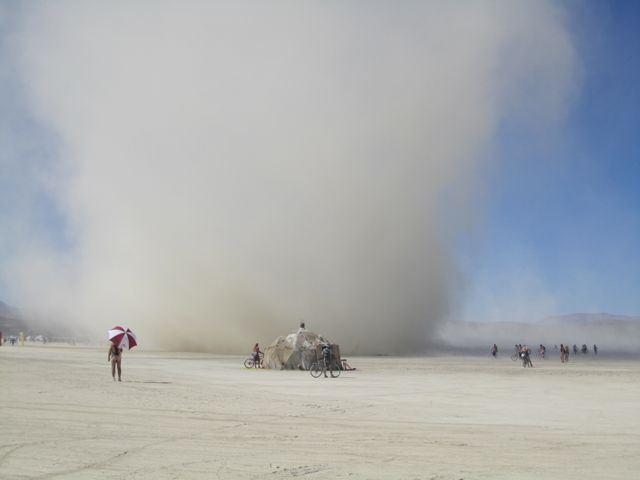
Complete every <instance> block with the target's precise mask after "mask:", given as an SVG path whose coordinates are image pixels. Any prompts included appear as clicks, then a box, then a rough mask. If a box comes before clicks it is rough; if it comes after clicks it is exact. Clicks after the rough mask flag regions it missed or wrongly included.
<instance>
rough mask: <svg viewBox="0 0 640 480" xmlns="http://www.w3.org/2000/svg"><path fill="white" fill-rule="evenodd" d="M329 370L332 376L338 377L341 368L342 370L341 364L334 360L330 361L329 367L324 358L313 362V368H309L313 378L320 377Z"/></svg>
mask: <svg viewBox="0 0 640 480" xmlns="http://www.w3.org/2000/svg"><path fill="white" fill-rule="evenodd" d="M327 370H329V374H330V375H331V378H338V377H339V376H340V370H341V368H340V365H338V364H337V362H335V361H333V360H332V361H331V362H329V368H328V369H327V366H326V364H325V361H324V359H323V360H322V361H316V362H313V363H312V364H311V368H310V369H309V373H311V376H312V377H313V378H318V377H320V375H322V374H323V373H325V372H326V371H327ZM325 374H326V373H325Z"/></svg>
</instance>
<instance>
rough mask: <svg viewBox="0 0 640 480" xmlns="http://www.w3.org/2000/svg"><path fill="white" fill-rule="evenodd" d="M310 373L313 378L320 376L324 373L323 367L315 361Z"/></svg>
mask: <svg viewBox="0 0 640 480" xmlns="http://www.w3.org/2000/svg"><path fill="white" fill-rule="evenodd" d="M309 373H311V376H312V377H313V378H318V377H319V376H320V375H322V368H321V367H320V364H319V363H318V362H315V363H313V364H312V365H311V368H310V369H309Z"/></svg>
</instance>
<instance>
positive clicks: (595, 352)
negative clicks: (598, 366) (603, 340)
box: [593, 343, 598, 355]
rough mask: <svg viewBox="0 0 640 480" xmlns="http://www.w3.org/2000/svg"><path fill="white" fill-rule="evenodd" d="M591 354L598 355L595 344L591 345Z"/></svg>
mask: <svg viewBox="0 0 640 480" xmlns="http://www.w3.org/2000/svg"><path fill="white" fill-rule="evenodd" d="M593 354H594V355H597V354H598V346H597V345H596V344H595V343H594V344H593Z"/></svg>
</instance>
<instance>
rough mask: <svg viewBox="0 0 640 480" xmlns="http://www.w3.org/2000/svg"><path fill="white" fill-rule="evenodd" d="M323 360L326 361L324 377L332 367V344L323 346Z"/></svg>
mask: <svg viewBox="0 0 640 480" xmlns="http://www.w3.org/2000/svg"><path fill="white" fill-rule="evenodd" d="M322 358H323V360H324V376H325V377H326V376H327V369H328V368H329V366H330V365H331V344H330V343H325V344H324V345H322Z"/></svg>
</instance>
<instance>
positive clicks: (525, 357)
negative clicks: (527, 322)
mask: <svg viewBox="0 0 640 480" xmlns="http://www.w3.org/2000/svg"><path fill="white" fill-rule="evenodd" d="M520 356H521V357H522V366H523V367H533V363H531V350H530V349H529V346H528V345H524V346H523V347H522V350H521V353H520Z"/></svg>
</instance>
